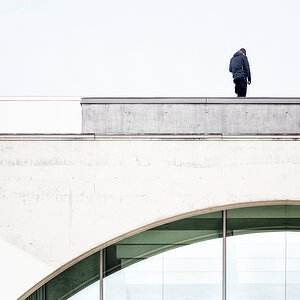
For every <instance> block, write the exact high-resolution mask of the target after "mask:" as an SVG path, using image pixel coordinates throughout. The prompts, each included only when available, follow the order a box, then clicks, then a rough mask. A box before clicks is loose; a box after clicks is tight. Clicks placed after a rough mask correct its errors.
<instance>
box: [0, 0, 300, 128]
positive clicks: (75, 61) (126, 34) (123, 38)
mask: <svg viewBox="0 0 300 300" xmlns="http://www.w3.org/2000/svg"><path fill="white" fill-rule="evenodd" d="M299 11H300V1H299V0H251V1H243V0H151V1H150V0H51V1H50V0H48V1H47V0H0V36H1V47H0V133H8V132H9V133H50V132H51V133H72V132H74V133H80V132H81V118H80V116H81V112H80V110H81V108H80V104H79V102H76V103H75V102H73V103H72V104H71V103H68V104H67V103H63V102H60V101H55V103H52V104H50V103H32V102H26V103H11V102H10V101H3V100H7V99H8V100H9V99H10V98H7V96H30V97H31V96H75V98H77V99H80V97H87V96H99V97H103V96H111V97H122V96H126V97H130V96H135V97H138V96H196V97H197V96H199V97H213V96H220V97H222V96H224V97H231V96H232V97H235V96H236V95H235V94H234V85H233V82H232V76H231V73H229V71H228V66H229V60H230V58H231V57H232V55H233V54H234V53H235V52H236V51H237V50H238V49H240V48H241V47H244V48H246V49H247V55H248V59H249V62H250V67H251V70H252V84H251V86H249V88H248V94H247V96H248V97H251V96H252V97H260V96H264V97H273V96H276V97H281V96H282V97H297V96H300V84H299V75H298V72H299V70H300V60H299V53H300V38H299V29H300V18H299ZM30 97H27V99H28V98H30ZM34 99H37V98H34ZM49 99H50V98H49Z"/></svg>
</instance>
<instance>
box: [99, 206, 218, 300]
mask: <svg viewBox="0 0 300 300" xmlns="http://www.w3.org/2000/svg"><path fill="white" fill-rule="evenodd" d="M220 237H222V212H217V213H210V214H206V215H199V216H196V217H191V218H187V219H184V220H180V221H176V222H171V223H168V224H165V225H162V226H158V227H156V228H153V229H151V230H147V231H145V232H142V233H140V234H137V235H135V236H132V237H129V238H127V239H125V240H122V241H120V242H118V243H116V244H114V245H112V246H110V247H108V248H106V249H105V251H104V254H105V255H104V276H105V279H104V299H106V300H114V299H118V300H121V299H126V300H129V299H130V300H135V299H136V300H144V299H154V300H155V299H157V300H162V299H182V297H183V295H185V296H184V299H195V298H194V297H197V299H199V295H196V294H197V291H198V292H200V291H203V290H204V289H206V290H207V292H206V293H205V295H206V296H205V297H204V298H203V299H220V298H218V297H219V296H220V295H221V294H220V293H221V278H222V275H221V269H222V260H221V258H222V241H221V239H219V238H220ZM213 239H214V240H213ZM209 240H212V241H209ZM207 259H208V260H209V261H210V263H207ZM195 276H196V277H197V279H195ZM192 278H194V279H193V281H192V282H191V284H189V283H188V282H187V280H188V279H192ZM208 290H210V291H208ZM188 295H189V296H188ZM216 295H217V296H216ZM200 299H202V298H200Z"/></svg>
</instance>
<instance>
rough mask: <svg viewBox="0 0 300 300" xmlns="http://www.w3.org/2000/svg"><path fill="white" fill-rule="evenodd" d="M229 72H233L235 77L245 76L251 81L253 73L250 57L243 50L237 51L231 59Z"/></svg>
mask: <svg viewBox="0 0 300 300" xmlns="http://www.w3.org/2000/svg"><path fill="white" fill-rule="evenodd" d="M229 72H231V73H232V76H233V79H236V78H239V77H244V78H245V79H246V80H247V78H248V81H249V82H251V73H250V66H249V62H248V58H247V56H246V55H243V53H242V52H241V51H238V52H236V53H235V54H234V55H233V57H232V59H231V60H230V65H229Z"/></svg>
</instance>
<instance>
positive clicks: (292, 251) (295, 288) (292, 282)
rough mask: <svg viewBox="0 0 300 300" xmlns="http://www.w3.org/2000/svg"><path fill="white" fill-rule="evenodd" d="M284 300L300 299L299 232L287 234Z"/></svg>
mask: <svg viewBox="0 0 300 300" xmlns="http://www.w3.org/2000/svg"><path fill="white" fill-rule="evenodd" d="M286 241H287V247H286V251H287V255H286V256H287V261H286V299H287V300H299V299H300V232H287V235H286Z"/></svg>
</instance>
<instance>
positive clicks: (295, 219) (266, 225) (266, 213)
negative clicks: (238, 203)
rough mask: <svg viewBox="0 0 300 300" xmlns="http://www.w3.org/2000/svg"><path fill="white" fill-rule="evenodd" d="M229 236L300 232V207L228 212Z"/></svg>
mask: <svg viewBox="0 0 300 300" xmlns="http://www.w3.org/2000/svg"><path fill="white" fill-rule="evenodd" d="M226 229H227V236H233V235H238V234H247V233H254V232H268V231H283V230H289V231H292V230H294V231H297V230H300V206H298V205H275V206H258V207H247V208H238V209H232V210H228V211H227V220H226Z"/></svg>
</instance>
